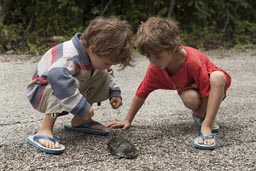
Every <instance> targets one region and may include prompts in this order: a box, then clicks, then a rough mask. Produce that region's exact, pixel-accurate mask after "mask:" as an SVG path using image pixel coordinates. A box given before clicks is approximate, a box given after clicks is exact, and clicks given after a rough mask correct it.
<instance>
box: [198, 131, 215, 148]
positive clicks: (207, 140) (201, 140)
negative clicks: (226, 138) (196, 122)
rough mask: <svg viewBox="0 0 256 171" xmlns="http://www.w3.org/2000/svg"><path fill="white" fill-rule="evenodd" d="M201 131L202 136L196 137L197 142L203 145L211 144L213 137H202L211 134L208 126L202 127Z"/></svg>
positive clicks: (213, 141)
mask: <svg viewBox="0 0 256 171" xmlns="http://www.w3.org/2000/svg"><path fill="white" fill-rule="evenodd" d="M201 133H202V135H203V136H199V137H198V143H199V144H203V145H213V144H215V139H214V138H204V137H208V136H211V135H212V131H211V129H209V128H204V129H203V128H202V129H201Z"/></svg>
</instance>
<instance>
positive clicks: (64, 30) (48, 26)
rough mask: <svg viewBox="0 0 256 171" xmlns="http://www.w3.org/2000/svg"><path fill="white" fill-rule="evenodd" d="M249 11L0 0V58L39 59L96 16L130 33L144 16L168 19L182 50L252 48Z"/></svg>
mask: <svg viewBox="0 0 256 171" xmlns="http://www.w3.org/2000/svg"><path fill="white" fill-rule="evenodd" d="M255 9H256V1H255V0H225V1H224V0H212V1H205V0H182V1H177V0H176V1H175V0H137V1H135V0H122V1H120V0H108V1H107V0H105V1H104V0H48V1H46V0H0V53H17V54H19V53H41V52H43V51H45V50H46V49H48V48H49V47H51V46H53V45H54V44H56V43H58V42H60V41H63V40H67V39H69V38H70V37H72V36H73V35H74V33H76V32H82V31H83V30H84V28H85V27H86V26H87V24H88V23H89V21H90V20H91V19H93V18H95V17H96V16H100V15H103V16H111V15H116V16H120V17H122V18H124V19H126V20H128V21H129V23H130V24H131V25H132V26H133V28H134V32H136V29H137V27H138V25H139V24H140V23H141V22H142V21H145V20H146V19H147V18H148V17H150V16H162V17H167V18H168V17H169V18H172V19H174V20H176V21H177V23H178V25H179V27H180V30H181V36H182V39H183V43H184V44H185V45H189V46H193V47H197V48H201V49H216V48H220V47H221V48H239V49H241V48H242V49H243V48H247V47H252V46H254V45H255V44H256V22H255V21H256V12H255Z"/></svg>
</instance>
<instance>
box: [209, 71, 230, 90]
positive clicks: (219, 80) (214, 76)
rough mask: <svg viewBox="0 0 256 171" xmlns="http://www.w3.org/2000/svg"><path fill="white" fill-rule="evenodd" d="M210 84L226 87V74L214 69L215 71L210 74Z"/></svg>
mask: <svg viewBox="0 0 256 171" xmlns="http://www.w3.org/2000/svg"><path fill="white" fill-rule="evenodd" d="M210 84H211V87H212V86H215V87H225V84H226V76H225V74H224V73H223V72H221V71H214V72H213V73H211V76H210Z"/></svg>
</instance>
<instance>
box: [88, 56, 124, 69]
mask: <svg viewBox="0 0 256 171" xmlns="http://www.w3.org/2000/svg"><path fill="white" fill-rule="evenodd" d="M112 59H113V58H112V57H111V56H104V57H100V56H97V55H95V54H92V55H90V60H91V64H92V66H93V68H95V69H99V70H105V69H109V68H110V67H111V66H112V65H117V64H119V63H120V62H119V61H113V60H112Z"/></svg>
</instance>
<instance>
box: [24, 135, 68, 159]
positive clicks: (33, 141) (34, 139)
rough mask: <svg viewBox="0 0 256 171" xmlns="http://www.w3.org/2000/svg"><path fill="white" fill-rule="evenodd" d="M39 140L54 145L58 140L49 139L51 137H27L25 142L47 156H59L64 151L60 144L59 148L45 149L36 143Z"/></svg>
mask: <svg viewBox="0 0 256 171" xmlns="http://www.w3.org/2000/svg"><path fill="white" fill-rule="evenodd" d="M40 139H45V140H49V141H52V142H54V143H56V142H57V141H58V139H57V138H56V137H54V138H51V137H49V136H45V135H32V136H29V137H28V140H27V142H28V143H29V144H31V145H32V146H34V147H36V148H37V149H38V150H40V151H42V152H45V153H47V154H60V153H63V152H64V151H65V146H64V145H62V144H60V148H47V147H45V146H43V145H42V144H40V143H39V142H38V141H39V140H40Z"/></svg>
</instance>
